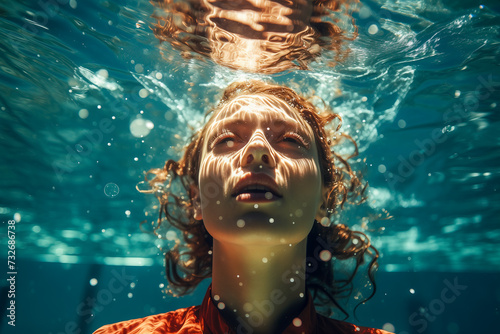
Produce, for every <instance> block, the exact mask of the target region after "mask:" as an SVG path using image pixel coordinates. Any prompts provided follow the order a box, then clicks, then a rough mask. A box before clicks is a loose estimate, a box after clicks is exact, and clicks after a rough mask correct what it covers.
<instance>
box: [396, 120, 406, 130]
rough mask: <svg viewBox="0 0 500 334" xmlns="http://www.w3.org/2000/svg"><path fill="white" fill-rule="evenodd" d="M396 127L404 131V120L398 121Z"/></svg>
mask: <svg viewBox="0 0 500 334" xmlns="http://www.w3.org/2000/svg"><path fill="white" fill-rule="evenodd" d="M398 126H399V127H400V128H401V129H404V128H405V127H406V121H405V120H404V119H400V120H399V121H398Z"/></svg>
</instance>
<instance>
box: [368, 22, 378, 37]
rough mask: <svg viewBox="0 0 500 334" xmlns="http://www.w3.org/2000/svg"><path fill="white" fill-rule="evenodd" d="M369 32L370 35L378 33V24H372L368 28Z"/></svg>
mask: <svg viewBox="0 0 500 334" xmlns="http://www.w3.org/2000/svg"><path fill="white" fill-rule="evenodd" d="M368 33H369V34H370V35H375V34H376V33H378V27H377V25H376V24H372V25H371V26H370V27H369V28H368Z"/></svg>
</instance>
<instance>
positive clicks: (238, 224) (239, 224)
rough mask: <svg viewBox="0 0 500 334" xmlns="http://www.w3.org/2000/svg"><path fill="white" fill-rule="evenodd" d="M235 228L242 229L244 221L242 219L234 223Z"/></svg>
mask: <svg viewBox="0 0 500 334" xmlns="http://www.w3.org/2000/svg"><path fill="white" fill-rule="evenodd" d="M236 226H238V227H244V226H245V221H244V220H243V219H238V221H236Z"/></svg>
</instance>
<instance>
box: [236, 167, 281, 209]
mask: <svg viewBox="0 0 500 334" xmlns="http://www.w3.org/2000/svg"><path fill="white" fill-rule="evenodd" d="M232 196H233V197H235V198H236V200H237V201H239V202H252V203H261V202H272V201H276V200H278V199H279V198H281V197H282V196H281V193H280V192H279V190H278V185H277V183H276V181H274V179H273V178H272V177H270V176H269V175H266V174H264V173H247V174H245V175H244V176H243V177H242V178H241V179H240V180H239V181H238V182H237V183H236V185H235V187H234V191H233V193H232Z"/></svg>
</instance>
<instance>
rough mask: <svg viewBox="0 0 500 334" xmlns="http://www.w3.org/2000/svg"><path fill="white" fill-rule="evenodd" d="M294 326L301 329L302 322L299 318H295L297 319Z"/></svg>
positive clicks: (294, 320)
mask: <svg viewBox="0 0 500 334" xmlns="http://www.w3.org/2000/svg"><path fill="white" fill-rule="evenodd" d="M293 325H294V326H295V327H300V326H302V320H300V319H299V318H295V319H293Z"/></svg>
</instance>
